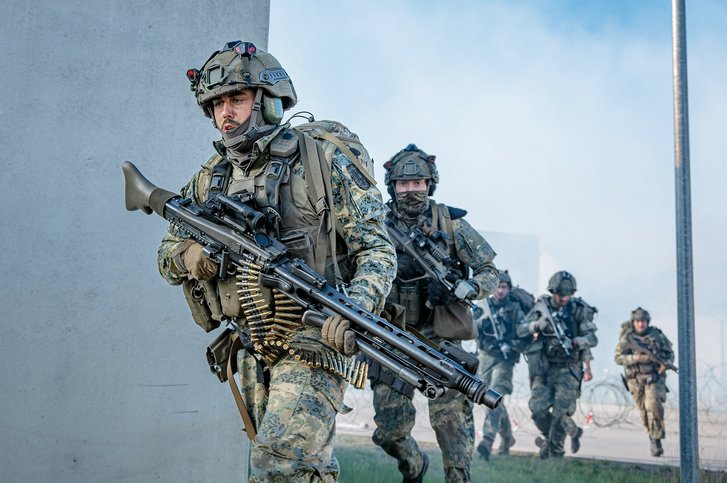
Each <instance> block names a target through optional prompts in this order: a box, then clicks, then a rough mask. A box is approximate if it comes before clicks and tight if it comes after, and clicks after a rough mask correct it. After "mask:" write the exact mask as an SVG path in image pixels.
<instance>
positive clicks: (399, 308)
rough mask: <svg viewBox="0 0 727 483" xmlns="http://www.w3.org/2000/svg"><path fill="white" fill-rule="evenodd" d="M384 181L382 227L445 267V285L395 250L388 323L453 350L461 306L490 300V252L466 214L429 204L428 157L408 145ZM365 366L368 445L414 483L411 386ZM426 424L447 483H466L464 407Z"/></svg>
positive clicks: (450, 407) (470, 328)
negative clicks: (408, 238) (406, 237)
mask: <svg viewBox="0 0 727 483" xmlns="http://www.w3.org/2000/svg"><path fill="white" fill-rule="evenodd" d="M384 168H385V169H386V174H385V182H386V187H387V190H388V192H389V195H390V196H391V200H390V201H389V202H388V206H389V208H390V212H389V213H388V215H387V216H388V220H387V223H390V224H393V225H394V226H396V227H397V228H398V229H399V230H401V231H402V232H404V233H410V230H411V229H412V228H413V227H418V228H419V229H421V231H422V232H423V233H425V234H426V237H427V239H428V240H429V241H430V242H432V243H434V244H435V246H436V247H438V248H437V250H439V251H440V253H443V254H445V255H443V257H442V258H447V259H448V261H449V262H451V268H452V269H451V271H450V275H451V277H450V278H449V279H448V281H449V282H450V284H449V285H450V286H449V287H448V286H447V284H444V283H441V282H440V281H437V280H434V279H432V278H429V277H428V276H427V275H426V274H425V273H424V271H423V270H422V269H421V266H420V265H419V263H418V262H417V261H416V260H415V259H414V258H413V257H412V256H410V255H408V254H406V253H404V250H402V247H397V256H398V262H399V264H398V272H397V278H396V280H395V281H394V284H393V287H392V290H391V293H390V294H389V297H388V298H387V311H388V312H389V315H390V318H391V319H392V321H393V322H395V323H398V324H400V325H401V326H404V327H406V328H407V329H415V330H416V331H418V332H421V333H422V334H424V336H426V337H428V338H430V339H432V340H433V341H434V342H435V343H438V342H439V341H440V340H442V339H447V340H451V341H453V342H454V343H459V342H460V339H462V337H463V334H468V335H467V336H466V337H467V338H474V337H475V327H474V320H473V318H472V312H471V310H470V307H469V305H468V304H467V303H466V301H469V300H474V299H480V298H482V297H485V296H487V295H488V294H490V293H492V291H493V290H494V289H495V287H496V284H497V280H498V271H497V269H496V268H495V266H494V264H493V263H492V260H493V258H494V257H495V252H494V251H493V250H492V248H490V246H489V245H488V243H487V242H486V241H485V240H484V239H483V238H482V236H481V235H480V234H479V233H477V232H476V231H475V230H474V229H473V228H472V227H471V226H470V225H469V223H467V222H466V221H465V220H464V215H465V214H466V212H465V211H464V210H461V209H458V208H452V207H448V206H446V205H443V204H440V203H436V202H435V201H434V200H433V199H431V198H430V196H432V195H433V194H434V191H435V189H436V186H437V183H438V182H439V174H438V172H437V167H436V164H435V157H434V156H430V155H428V154H427V153H425V152H424V151H422V150H421V149H419V148H418V147H417V146H415V145H414V144H410V145H408V146H407V147H405V148H404V149H402V150H401V151H399V152H398V153H396V154H395V155H394V156H393V157H392V158H391V159H390V160H389V161H387V162H386V163H385V164H384ZM378 369H380V370H376V368H375V367H372V368H371V370H370V372H369V376H370V379H371V385H372V389H373V391H374V409H375V413H376V414H375V416H374V421H375V423H376V426H377V427H376V430H375V432H374V435H373V441H374V443H376V444H377V445H378V446H381V448H383V449H384V451H386V453H388V454H389V455H391V456H393V457H394V458H396V459H397V461H398V468H399V471H400V472H401V473H402V475H403V476H404V481H422V478H423V476H424V473H425V472H426V470H427V465H428V461H427V458H426V455H425V454H424V453H423V452H422V451H421V450H420V449H419V446H418V445H417V443H416V441H415V440H414V438H413V437H412V435H411V430H412V428H413V426H414V420H415V415H416V412H415V409H414V406H413V404H412V402H411V397H412V392H413V391H412V387H411V386H409V385H407V384H406V383H404V382H403V381H401V380H398V379H396V378H394V376H393V375H392V374H390V373H389V372H388V371H386V370H385V369H381V368H380V367H379V368H378ZM429 420H430V422H431V424H432V427H433V429H434V431H435V434H436V437H437V441H438V442H439V447H440V448H441V449H442V460H443V463H444V472H445V478H446V480H447V481H450V482H452V481H469V479H470V466H471V463H472V453H473V449H474V420H473V417H472V404H471V403H470V402H469V401H467V400H466V399H465V398H464V397H463V396H462V395H461V394H459V393H457V392H456V391H447V392H446V393H445V395H444V396H442V397H440V398H437V399H434V400H431V401H430V402H429Z"/></svg>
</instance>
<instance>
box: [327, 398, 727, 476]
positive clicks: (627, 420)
mask: <svg viewBox="0 0 727 483" xmlns="http://www.w3.org/2000/svg"><path fill="white" fill-rule="evenodd" d="M594 387H595V386H594ZM597 389H598V392H599V395H600V396H602V395H603V394H600V393H604V394H605V396H604V397H605V398H606V400H608V402H609V403H608V404H605V403H604V404H601V403H598V404H596V403H593V402H592V399H593V397H592V396H593V394H590V393H584V396H586V397H585V398H582V401H581V405H580V407H579V411H578V412H577V413H576V415H575V416H574V419H575V421H576V424H578V425H579V426H582V427H584V429H585V434H584V436H583V437H582V438H581V449H580V451H579V452H578V456H579V457H581V458H594V459H607V460H617V461H629V462H644V463H652V464H668V465H674V466H679V434H678V427H679V423H678V414H677V410H676V409H675V408H674V407H673V406H668V408H667V415H666V416H667V438H666V439H665V440H664V452H665V454H664V456H663V457H661V458H653V457H652V456H651V455H650V454H649V438H648V436H647V434H646V432H645V431H644V430H643V429H642V427H641V425H640V422H639V417H638V413H637V412H636V411H635V410H633V409H632V408H631V406H630V404H628V403H630V401H628V400H626V399H624V398H625V395H623V394H619V393H618V391H619V390H618V388H616V387H615V386H614V387H612V386H610V385H606V386H601V387H600V389H599V388H597ZM593 392H594V393H595V391H593ZM609 392H613V393H614V394H613V395H611V397H610V398H609ZM371 394H372V393H371V391H370V390H368V389H366V390H363V391H360V390H353V389H349V391H348V392H347V393H346V404H347V405H348V406H351V407H353V408H354V410H353V411H352V412H351V413H349V414H347V415H339V417H338V432H339V433H341V434H355V435H367V436H370V435H371V434H372V433H373V430H374V423H373V405H372V402H371ZM414 401H415V405H416V407H417V423H416V426H415V428H414V437H415V438H417V440H420V441H430V442H436V439H435V436H434V432H433V431H432V429H431V426H430V424H429V419H428V417H429V416H428V410H427V403H426V400H425V399H424V398H423V397H422V396H421V395H419V394H417V395H416V397H415V400H414ZM506 404H507V407H508V411H509V412H510V419H511V421H512V423H513V430H514V435H515V438H516V440H517V442H516V444H515V446H514V447H513V448H512V449H513V451H519V452H532V453H535V452H536V451H537V447H536V446H535V442H534V441H535V437H536V436H537V434H538V433H537V430H536V428H535V426H534V425H533V423H532V421H531V420H530V412H529V411H528V408H527V395H526V394H521V395H514V396H513V397H512V398H509V399H508V400H506ZM589 412H590V413H592V418H589V417H588V414H589ZM484 417H485V409H484V408H482V407H480V408H475V425H476V426H475V427H476V428H477V437H476V439H477V441H479V439H480V431H481V429H482V424H483V421H484ZM498 445H499V440H498V441H496V442H495V447H497V446H498ZM569 447H570V443H569V441H566V448H567V450H568V449H569ZM566 455H568V453H566ZM699 456H700V466H701V467H703V468H706V469H718V470H727V408H712V409H711V410H709V411H707V412H702V413H700V428H699Z"/></svg>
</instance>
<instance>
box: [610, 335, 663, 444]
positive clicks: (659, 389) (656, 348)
mask: <svg viewBox="0 0 727 483" xmlns="http://www.w3.org/2000/svg"><path fill="white" fill-rule="evenodd" d="M629 341H630V342H635V343H637V344H638V345H641V346H643V347H646V348H648V350H650V351H651V352H652V353H653V354H655V355H656V356H657V357H659V358H660V359H661V360H663V361H665V362H668V363H673V362H674V351H673V350H672V345H671V342H670V341H669V339H667V338H666V336H665V335H664V333H663V332H662V331H661V330H659V329H657V328H656V327H651V326H649V327H648V328H647V330H646V332H645V333H644V334H641V335H639V334H637V333H636V332H635V331H634V329H633V326H632V322H631V321H626V322H624V323H623V325H622V330H621V336H620V338H619V342H618V344H617V345H616V357H615V360H616V364H619V365H622V366H624V372H625V376H626V383H627V385H628V388H629V392H630V393H631V395H632V396H633V398H634V402H635V403H636V407H637V408H639V411H640V412H641V421H642V422H643V424H644V428H645V429H646V432H647V433H648V434H649V438H650V439H651V440H652V441H654V440H662V439H664V437H665V436H666V433H665V431H664V403H665V402H666V393H667V388H666V373H665V372H664V371H663V370H662V371H661V372H660V371H659V365H658V364H657V363H655V362H637V361H634V354H635V351H634V350H633V349H631V348H628V347H624V344H625V343H627V342H629ZM655 456H656V455H655Z"/></svg>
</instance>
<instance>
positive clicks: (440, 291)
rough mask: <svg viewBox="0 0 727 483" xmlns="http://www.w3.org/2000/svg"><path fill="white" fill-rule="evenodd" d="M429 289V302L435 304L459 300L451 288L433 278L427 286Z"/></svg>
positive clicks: (447, 303) (445, 303) (446, 303)
mask: <svg viewBox="0 0 727 483" xmlns="http://www.w3.org/2000/svg"><path fill="white" fill-rule="evenodd" d="M427 291H428V295H427V300H429V303H430V304H432V305H433V306H434V305H449V304H453V303H454V302H456V301H457V296H456V295H454V293H452V292H450V291H449V289H448V288H447V287H445V286H444V284H442V282H438V281H435V280H432V281H431V282H429V285H428V286H427Z"/></svg>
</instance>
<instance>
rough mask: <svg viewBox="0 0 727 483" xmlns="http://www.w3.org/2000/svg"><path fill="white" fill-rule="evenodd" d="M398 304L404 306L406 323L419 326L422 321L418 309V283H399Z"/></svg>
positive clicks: (419, 299)
mask: <svg viewBox="0 0 727 483" xmlns="http://www.w3.org/2000/svg"><path fill="white" fill-rule="evenodd" d="M399 304H401V306H402V307H404V314H405V315H406V317H405V318H406V323H407V325H411V326H414V327H419V326H420V325H421V323H422V322H423V321H422V320H420V317H421V315H422V314H421V311H420V309H419V306H420V304H421V294H420V290H419V284H417V283H412V284H402V285H400V286H399ZM392 323H393V322H392Z"/></svg>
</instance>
